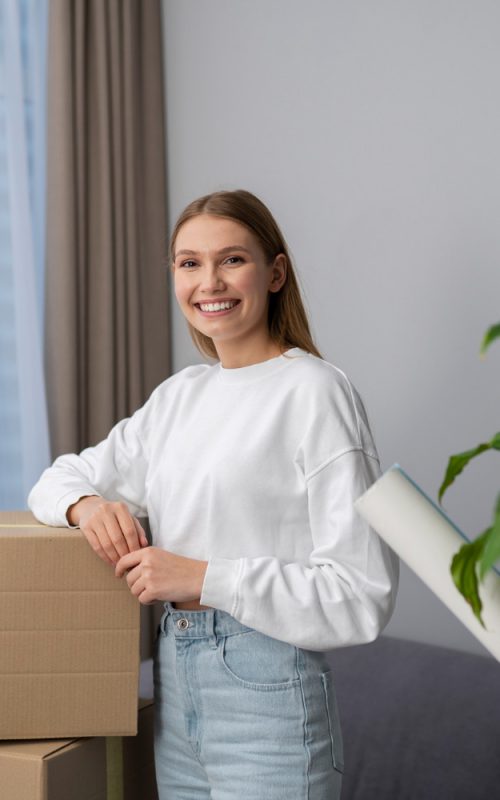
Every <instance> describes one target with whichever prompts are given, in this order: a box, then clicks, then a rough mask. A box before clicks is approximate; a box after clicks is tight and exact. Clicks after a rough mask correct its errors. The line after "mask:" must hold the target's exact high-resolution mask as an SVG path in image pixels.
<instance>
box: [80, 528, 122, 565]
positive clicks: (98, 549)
mask: <svg viewBox="0 0 500 800" xmlns="http://www.w3.org/2000/svg"><path fill="white" fill-rule="evenodd" d="M81 530H82V533H83V535H84V536H85V538H86V539H87V541H88V543H89V544H90V546H91V548H92V550H93V551H94V552H95V553H96V555H98V556H99V558H101V559H102V560H103V561H104V562H105V563H106V564H110V565H111V566H112V567H114V562H113V561H112V560H111V559H110V557H109V556H108V555H107V554H106V552H105V550H104V549H103V547H102V545H101V543H100V541H99V539H98V538H97V536H96V534H95V533H94V531H92V530H84V529H83V528H82V529H81Z"/></svg>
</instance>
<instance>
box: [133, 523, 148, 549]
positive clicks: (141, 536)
mask: <svg viewBox="0 0 500 800" xmlns="http://www.w3.org/2000/svg"><path fill="white" fill-rule="evenodd" d="M133 519H134V522H135V525H136V528H137V534H138V536H139V541H140V543H141V547H148V545H149V542H148V537H147V536H146V531H145V530H144V528H143V527H142V525H141V523H140V522H139V520H138V519H137V517H134V518H133Z"/></svg>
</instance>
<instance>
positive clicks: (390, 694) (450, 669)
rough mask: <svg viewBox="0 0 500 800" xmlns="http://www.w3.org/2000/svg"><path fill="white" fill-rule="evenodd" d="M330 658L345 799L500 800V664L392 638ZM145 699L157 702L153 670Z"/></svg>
mask: <svg viewBox="0 0 500 800" xmlns="http://www.w3.org/2000/svg"><path fill="white" fill-rule="evenodd" d="M327 655H328V660H329V662H330V664H331V667H332V671H333V675H334V681H335V686H336V690H337V700H338V706H339V714H340V718H341V724H342V732H343V739H344V761H345V772H344V778H343V786H342V800H497V798H498V799H499V800H500V664H499V663H498V662H497V661H495V660H494V659H493V658H489V657H488V656H484V657H483V656H476V655H471V654H468V653H462V652H459V651H456V650H450V649H446V648H443V647H436V646H433V645H428V644H420V643H417V642H411V641H403V640H401V639H393V638H391V637H388V636H381V637H379V639H377V641H375V642H373V643H371V644H367V645H359V646H357V647H346V648H341V649H339V650H333V651H331V652H329V653H328V654H327ZM141 690H142V694H143V696H151V692H152V675H151V661H147V662H144V663H143V665H142V679H141ZM291 800H292V799H291Z"/></svg>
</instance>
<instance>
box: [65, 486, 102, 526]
mask: <svg viewBox="0 0 500 800" xmlns="http://www.w3.org/2000/svg"><path fill="white" fill-rule="evenodd" d="M101 500H102V497H99V496H98V495H95V494H87V495H84V496H83V497H80V498H79V499H78V500H77V501H76V503H73V504H72V505H70V506H69V508H68V510H67V511H66V519H67V520H68V522H69V524H70V525H77V526H78V525H79V524H80V517H81V515H82V511H83V509H84V507H85V506H86V505H88V503H89V502H96V501H99V502H100V501H101Z"/></svg>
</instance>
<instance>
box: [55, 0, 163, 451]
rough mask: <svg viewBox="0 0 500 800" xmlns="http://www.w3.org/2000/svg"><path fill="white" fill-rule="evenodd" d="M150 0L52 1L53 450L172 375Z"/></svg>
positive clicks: (159, 72) (155, 39) (79, 439)
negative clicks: (141, 0)
mask: <svg viewBox="0 0 500 800" xmlns="http://www.w3.org/2000/svg"><path fill="white" fill-rule="evenodd" d="M163 104H164V96H163V65H162V40H161V7H160V1H159V0H146V2H140V1H139V0H74V2H69V0H51V3H50V14H49V53H48V127H47V140H48V146H47V190H48V193H47V246H46V256H47V259H46V261H47V265H46V284H45V296H46V304H45V374H46V378H47V394H48V401H49V402H48V405H49V421H50V438H51V448H52V458H55V457H56V456H57V455H59V454H61V453H66V452H79V451H80V450H82V449H83V448H84V447H87V446H89V445H92V444H96V443H97V442H98V441H100V440H101V439H103V438H104V437H105V436H106V435H107V434H108V432H109V430H110V429H111V427H112V426H113V425H114V424H115V423H116V422H117V421H118V420H119V419H122V418H123V417H126V416H129V415H130V414H131V413H133V411H134V410H135V409H136V408H138V407H139V406H140V405H142V403H143V402H144V401H145V400H146V399H147V397H148V396H149V394H150V393H151V391H152V390H153V388H154V387H155V386H157V385H158V384H159V383H160V382H161V381H162V380H164V379H165V378H166V377H167V376H168V375H169V374H170V371H171V370H170V365H171V361H170V342H169V320H168V294H167V292H168V280H167V269H166V266H165V258H166V225H167V207H166V166H165V126H164V112H163Z"/></svg>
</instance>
